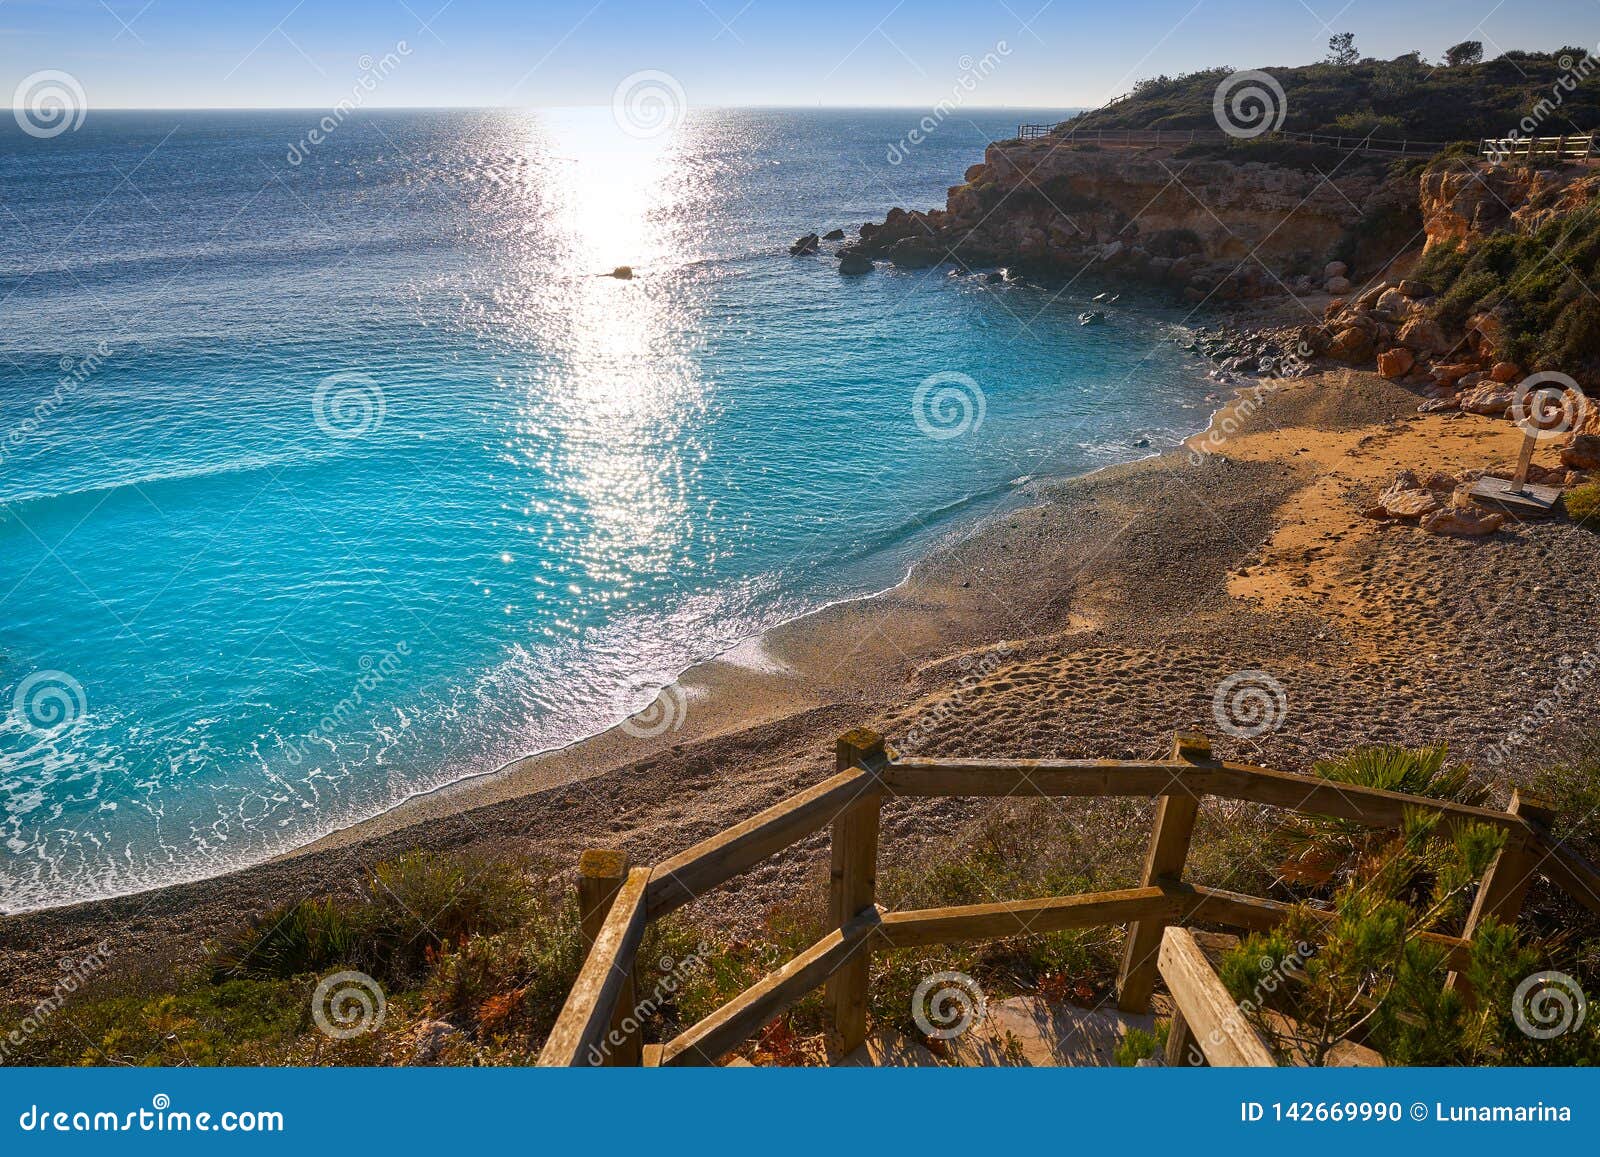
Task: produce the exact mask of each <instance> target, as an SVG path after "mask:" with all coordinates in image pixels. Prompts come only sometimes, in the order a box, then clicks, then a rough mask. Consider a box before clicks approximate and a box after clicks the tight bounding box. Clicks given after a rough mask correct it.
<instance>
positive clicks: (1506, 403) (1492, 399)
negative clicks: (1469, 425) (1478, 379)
mask: <svg viewBox="0 0 1600 1157" xmlns="http://www.w3.org/2000/svg"><path fill="white" fill-rule="evenodd" d="M1511 402H1512V392H1511V391H1510V390H1508V389H1506V388H1505V387H1504V386H1502V385H1501V384H1500V383H1498V382H1483V383H1481V384H1479V385H1477V386H1475V387H1474V388H1473V389H1472V390H1470V391H1469V392H1466V393H1463V394H1462V395H1461V408H1462V409H1463V410H1464V411H1466V412H1467V413H1469V414H1483V415H1485V416H1487V417H1491V418H1498V417H1499V416H1500V415H1502V414H1504V413H1505V412H1506V411H1507V410H1509V409H1510V408H1511Z"/></svg>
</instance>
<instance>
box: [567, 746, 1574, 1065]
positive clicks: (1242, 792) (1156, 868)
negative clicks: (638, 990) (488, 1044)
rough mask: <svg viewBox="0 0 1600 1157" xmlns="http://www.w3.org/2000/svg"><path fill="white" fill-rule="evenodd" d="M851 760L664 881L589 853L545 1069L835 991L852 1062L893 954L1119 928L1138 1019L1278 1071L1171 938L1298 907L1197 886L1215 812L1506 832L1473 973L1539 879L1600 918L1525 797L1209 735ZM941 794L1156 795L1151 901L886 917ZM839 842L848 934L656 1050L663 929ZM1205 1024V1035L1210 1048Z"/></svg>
mask: <svg viewBox="0 0 1600 1157" xmlns="http://www.w3.org/2000/svg"><path fill="white" fill-rule="evenodd" d="M836 761H837V762H836V768H837V770H836V773H835V774H834V775H833V776H831V777H830V778H828V779H826V780H823V781H822V782H821V783H819V784H817V785H815V786H814V787H811V788H808V789H807V790H805V791H803V792H801V793H799V794H798V795H795V796H793V797H791V798H790V799H788V800H785V801H784V802H783V803H780V804H778V805H776V806H774V807H771V808H768V809H767V810H766V811H764V812H761V813H760V814H759V815H756V816H752V817H751V818H750V819H748V820H746V821H744V822H743V823H741V824H738V825H736V826H735V827H732V828H729V829H727V830H726V831H723V832H721V833H719V834H717V835H715V836H712V837H711V838H709V839H707V840H704V841H702V842H701V843H698V844H696V845H695V846H694V847H692V848H690V849H688V850H687V851H685V852H681V853H679V854H678V855H676V856H673V857H672V858H671V859H668V860H665V861H663V862H661V863H659V864H657V865H656V866H655V867H653V868H631V869H630V868H629V866H628V863H627V858H626V856H624V855H623V854H622V853H620V852H598V851H591V852H586V853H585V854H584V856H583V858H582V860H580V862H579V888H578V892H579V903H580V907H581V916H582V922H583V928H584V935H585V937H586V939H587V940H588V941H589V953H588V956H587V958H586V959H585V961H584V964H583V967H582V970H581V971H580V972H579V975H578V978H577V981H576V982H575V983H574V984H573V987H572V991H571V993H570V994H569V995H568V997H567V1001H566V1004H565V1006H564V1007H563V1008H562V1010H561V1014H560V1016H559V1018H558V1019H557V1021H556V1025H555V1027H554V1029H553V1030H552V1031H551V1034H550V1037H549V1039H548V1041H547V1042H546V1044H545V1048H544V1051H543V1052H542V1054H541V1055H540V1057H539V1063H540V1064H541V1065H596V1064H606V1065H618V1064H637V1063H640V1062H641V1061H642V1063H644V1064H646V1065H652V1064H655V1065H714V1064H717V1063H719V1062H720V1060H721V1059H722V1058H723V1057H725V1056H726V1055H727V1054H728V1053H730V1052H731V1051H733V1050H734V1049H735V1048H737V1047H739V1046H740V1045H742V1044H743V1043H745V1042H746V1041H747V1040H748V1039H750V1037H752V1036H753V1035H755V1034H756V1033H757V1032H758V1031H759V1030H760V1029H761V1028H762V1027H763V1026H765V1025H767V1024H769V1023H771V1022H772V1021H773V1020H775V1019H776V1018H777V1017H779V1016H781V1015H782V1014H783V1013H784V1012H785V1011H787V1010H788V1009H789V1008H791V1007H792V1006H793V1005H794V1004H796V1003H797V1002H798V1001H799V1000H801V999H802V998H803V997H805V996H806V995H807V994H809V993H810V992H812V991H814V990H815V989H817V988H819V987H823V986H825V987H826V1004H827V1008H828V1013H829V1018H830V1022H831V1026H832V1027H831V1032H830V1038H831V1039H830V1044H831V1046H832V1047H833V1048H834V1049H835V1050H836V1051H838V1052H839V1053H841V1054H842V1053H848V1052H850V1051H851V1050H853V1049H855V1048H856V1047H857V1046H858V1045H860V1044H862V1043H863V1041H865V1039H866V1035H867V991H868V972H869V968H870V964H871V955H872V953H873V952H875V951H883V950H886V949H895V948H912V947H918V946H924V945H931V944H956V943H967V942H976V941H987V940H997V939H1003V938H1006V937H1011V936H1019V935H1024V934H1029V933H1043V932H1055V931H1060V930H1063V929H1068V928H1086V927H1093V926H1098V925H1116V924H1122V925H1126V926H1127V934H1126V938H1125V944H1124V952H1123V960H1122V967H1121V971H1120V973H1119V977H1118V983H1117V1004H1118V1007H1119V1008H1121V1009H1123V1010H1124V1011H1126V1012H1134V1013H1140V1012H1145V1011H1147V1010H1148V1008H1149V1005H1150V997H1151V993H1152V991H1153V989H1154V987H1155V983H1156V978H1157V975H1158V974H1161V975H1163V976H1164V977H1165V978H1166V979H1167V981H1168V987H1169V990H1171V991H1173V992H1174V996H1175V999H1176V1000H1177V1002H1178V1008H1179V1013H1180V1017H1181V1019H1182V1020H1183V1021H1184V1022H1185V1023H1186V1024H1187V1025H1188V1026H1190V1029H1193V1030H1196V1031H1194V1032H1193V1035H1194V1037H1195V1038H1196V1039H1197V1040H1199V1041H1200V1042H1201V1043H1200V1047H1201V1048H1202V1051H1203V1052H1204V1053H1205V1056H1206V1059H1207V1060H1208V1061H1209V1063H1211V1064H1215V1065H1225V1064H1256V1063H1263V1062H1262V1060H1261V1054H1260V1053H1259V1052H1257V1051H1255V1050H1254V1049H1253V1048H1252V1046H1251V1044H1250V1035H1249V1033H1253V1031H1254V1030H1249V1032H1246V1031H1245V1030H1244V1029H1240V1028H1238V1023H1242V1018H1237V1017H1235V1018H1233V1022H1236V1023H1234V1024H1233V1027H1231V1028H1228V1029H1227V1031H1224V1032H1222V1033H1221V1035H1220V1036H1218V1035H1217V1034H1216V1033H1213V1032H1212V1031H1211V1030H1212V1029H1214V1028H1217V1027H1218V1026H1217V1025H1216V1024H1215V1023H1214V1022H1216V1021H1217V1020H1218V1018H1219V1016H1220V1015H1221V1014H1220V1013H1219V1012H1218V1007H1219V1006H1218V1002H1219V1001H1220V1000H1222V999H1223V997H1221V996H1219V995H1218V988H1219V987H1220V981H1217V982H1216V983H1215V984H1213V983H1212V981H1213V980H1214V979H1215V978H1214V974H1213V975H1212V977H1210V978H1207V977H1206V976H1205V969H1202V968H1201V967H1200V966H1199V964H1197V962H1196V960H1195V952H1194V945H1193V942H1192V940H1186V939H1185V938H1184V937H1183V936H1171V935H1169V932H1170V930H1172V929H1174V928H1182V927H1183V926H1185V925H1189V924H1197V923H1198V924H1212V925H1219V926H1224V927H1231V928H1240V929H1248V930H1260V929H1267V928H1270V927H1272V926H1273V925H1275V924H1276V923H1277V922H1278V921H1279V920H1281V919H1282V918H1283V916H1284V914H1285V913H1286V912H1287V911H1288V910H1289V905H1287V904H1283V903H1281V902H1278V901H1274V900H1269V899H1266V898H1264V897H1259V896H1246V895H1241V894H1238V893H1234V892H1228V891H1224V890H1221V889H1216V888H1207V887H1202V886H1200V885H1198V884H1190V883H1186V882H1185V881H1184V880H1183V872H1184V863H1185V861H1186V859H1187V856H1188V850H1189V840H1190V836H1191V834H1192V833H1193V830H1194V825H1195V820H1196V817H1197V815H1198V812H1199V807H1200V804H1201V801H1202V800H1204V799H1205V798H1207V797H1215V798H1218V799H1225V800H1241V801H1247V802H1250V803H1256V804H1265V805H1269V806H1272V807H1279V808H1286V809H1289V810H1292V811H1296V812H1303V813H1309V814H1315V815H1322V816H1331V817H1334V818H1336V819H1343V820H1349V821H1353V822H1355V823H1358V824H1362V825H1364V826H1367V827H1373V828H1395V827H1399V826H1400V824H1401V822H1402V820H1403V819H1404V816H1405V813H1406V812H1407V810H1409V809H1413V808H1415V809H1421V810H1423V811H1426V812H1431V813H1433V814H1435V815H1437V816H1439V817H1440V821H1441V824H1440V826H1441V828H1442V829H1443V830H1445V831H1448V830H1450V829H1451V828H1453V827H1454V826H1456V825H1458V824H1463V823H1482V824H1488V825H1490V826H1492V827H1495V828H1497V829H1499V830H1501V831H1503V832H1505V833H1506V842H1505V844H1504V846H1503V847H1502V849H1501V851H1500V853H1499V855H1498V856H1497V857H1496V859H1495V860H1494V862H1493V863H1492V864H1491V865H1490V867H1489V868H1488V870H1487V871H1486V872H1485V874H1484V877H1483V880H1482V882H1481V883H1480V884H1479V887H1478V892H1477V896H1476V899H1475V902H1474V904H1473V906H1472V910H1471V913H1470V914H1469V915H1468V917H1467V920H1466V924H1465V927H1464V929H1463V932H1464V934H1463V935H1462V936H1459V937H1456V936H1445V935H1440V934H1429V936H1428V939H1430V940H1432V941H1434V942H1435V943H1437V944H1439V945H1440V946H1441V947H1443V948H1444V949H1445V950H1446V952H1447V953H1448V955H1449V959H1450V963H1451V966H1452V967H1454V968H1459V967H1461V966H1462V964H1463V962H1464V961H1465V958H1466V953H1467V951H1468V949H1469V947H1470V943H1471V938H1472V936H1473V934H1474V932H1475V931H1476V929H1477V928H1478V926H1479V925H1480V923H1481V922H1482V921H1483V920H1485V919H1487V918H1489V917H1491V916H1492V917H1494V918H1496V919H1497V920H1499V921H1502V922H1504V923H1507V924H1512V923H1515V922H1516V918H1517V914H1518V912H1519V910H1520V909H1521V906H1522V900H1523V896H1524V895H1525V894H1526V892H1527V889H1528V886H1529V883H1530V881H1531V880H1532V878H1533V876H1534V875H1535V874H1536V873H1541V874H1543V875H1545V876H1547V877H1549V878H1550V879H1551V880H1552V881H1553V882H1554V883H1555V884H1557V885H1558V886H1560V887H1561V888H1563V889H1565V890H1566V891H1567V892H1569V893H1570V894H1571V895H1572V896H1573V897H1575V898H1576V899H1577V900H1578V901H1580V902H1581V903H1583V904H1584V905H1585V906H1586V907H1588V908H1589V909H1590V910H1591V911H1594V912H1596V913H1600V873H1596V871H1595V870H1594V869H1593V868H1592V867H1590V866H1589V865H1588V864H1587V863H1586V862H1584V861H1583V859H1582V858H1580V857H1579V856H1578V855H1577V854H1575V853H1574V852H1572V851H1571V850H1570V849H1568V848H1566V847H1564V846H1563V845H1562V844H1560V843H1558V842H1556V841H1555V840H1553V839H1552V838H1551V836H1550V823H1551V820H1552V818H1553V816H1552V813H1551V811H1550V810H1549V808H1547V807H1545V806H1544V805H1542V804H1540V803H1538V802H1537V801H1535V800H1533V799H1531V798H1529V797H1527V796H1525V795H1523V794H1521V793H1518V794H1516V795H1514V796H1513V797H1512V801H1511V806H1510V808H1509V809H1508V810H1506V811H1497V810H1495V809H1492V808H1483V807H1472V806H1469V805H1466V804H1459V803H1451V802H1447V801H1441V800H1436V799H1428V798H1425V797H1422V796H1412V795H1404V794H1401V793H1399V792H1392V791H1383V790H1380V789H1378V788H1371V787H1360V786H1355V785H1351V784H1345V783H1335V782H1333V781H1330V780H1326V779H1321V778H1318V777H1315V776H1306V775H1297V774H1292V773H1289V772H1282V771H1273V770H1271V769H1269V768H1264V767H1256V766H1254V765H1250V764H1243V763H1233V762H1227V761H1219V760H1215V759H1213V758H1212V754H1211V746H1210V743H1209V742H1208V741H1207V740H1206V739H1205V738H1203V737H1199V736H1184V735H1179V736H1177V737H1176V739H1175V741H1174V744H1173V751H1172V756H1171V758H1170V759H1165V760H1083V759H1067V760H1053V759H1027V760H1018V759H928V758H920V757H912V758H895V757H894V756H893V755H892V754H891V753H890V752H889V751H888V749H887V748H886V747H885V745H884V741H883V738H882V737H881V736H879V735H877V734H875V733H873V732H870V731H864V730H857V731H851V732H848V733H846V734H845V735H844V736H842V737H841V738H840V739H839V741H838V744H837V748H836ZM927 796H1056V797H1061V796H1132V797H1138V796H1146V797H1154V798H1156V800H1157V807H1156V814H1155V823H1154V827H1153V830H1152V832H1151V837H1150V844H1149V848H1148V851H1147V853H1146V857H1145V863H1144V869H1143V873H1142V876H1141V879H1140V883H1139V886H1138V887H1134V888H1122V889H1117V890H1114V891H1107V892H1094V893H1089V894H1086V895H1080V896H1052V897H1048V898H1045V899H1040V900H1020V901H1005V902H1001V903H995V904H965V905H958V906H955V907H949V908H931V909H919V910H916V911H910V912H889V911H885V910H883V909H881V908H880V907H879V906H878V904H877V900H876V876H877V860H878V822H879V811H880V808H881V805H882V802H883V800H884V799H885V798H886V797H927ZM828 826H831V828H832V843H831V871H830V876H829V905H828V907H829V922H830V925H831V930H830V931H829V932H828V934H827V935H825V936H824V937H823V938H822V939H820V940H818V941H817V942H816V943H815V944H813V945H812V946H811V947H810V948H807V949H806V950H805V951H804V952H801V953H800V954H799V955H798V956H796V957H795V958H794V959H793V960H790V961H789V962H788V963H787V964H785V965H783V966H782V967H781V968H779V969H778V970H777V971H775V972H772V973H770V974H769V975H767V976H766V977H764V978H763V979H762V980H760V981H759V982H757V983H756V984H755V985H753V986H752V987H750V988H749V989H747V990H746V991H744V992H743V993H740V994H739V995H738V996H736V997H734V998H733V999H732V1000H730V1001H728V1003H726V1004H724V1005H723V1006H722V1007H721V1008H719V1009H717V1010H716V1011H715V1012H713V1013H712V1014H711V1015H710V1016H708V1017H706V1018H705V1019H704V1020H702V1021H700V1022H699V1023H698V1024H696V1025H694V1026H692V1027H691V1028H689V1029H687V1030H686V1031H684V1032H683V1033H682V1034H681V1035H679V1036H677V1037H675V1038H674V1039H672V1040H670V1041H667V1042H665V1043H663V1044H660V1045H648V1046H647V1045H644V1044H643V1042H642V1036H641V1026H640V1021H641V1020H642V1019H643V1018H642V1017H641V1016H640V1015H639V1014H638V1010H637V1009H636V1008H635V1007H634V1005H633V1000H634V995H633V980H634V968H635V957H636V955H637V952H638V948H639V944H640V941H641V940H642V938H643V936H644V932H645V927H646V925H647V924H648V923H649V922H650V921H652V920H657V919H659V918H661V917H662V916H665V915H666V914H667V913H669V912H672V911H675V910H676V909H678V908H680V907H682V906H683V905H685V904H687V903H689V902H690V901H691V900H693V899H694V898H695V897H696V896H699V895H701V894H702V893H704V892H706V891H707V890H709V889H711V888H714V887H717V886H718V885H721V884H724V883H727V882H728V881H730V880H732V879H734V878H735V877H737V876H739V875H741V874H742V873H744V872H746V871H748V870H749V869H750V868H752V867H754V866H755V865H757V864H758V863H760V862H761V861H762V860H764V859H766V858H767V857H768V856H771V855H773V854H774V853H776V852H779V851H781V850H783V849H784V848H787V847H789V846H790V845H792V844H794V843H795V842H797V841H798V840H801V839H803V838H805V837H806V836H808V835H810V834H812V833H813V832H816V831H818V830H820V829H821V828H823V827H828ZM1329 918H1330V919H1331V918H1332V914H1331V913H1330V915H1329ZM1206 968H1207V969H1208V968H1209V966H1206ZM1451 982H1452V983H1454V978H1453V977H1452V980H1451ZM1202 1027H1203V1028H1204V1030H1205V1031H1204V1033H1202V1032H1200V1031H1198V1030H1199V1029H1201V1028H1202ZM1185 1031H1186V1032H1187V1031H1188V1030H1185ZM1207 1041H1209V1042H1211V1043H1210V1044H1209V1045H1207V1044H1206V1043H1205V1042H1207ZM1262 1047H1263V1048H1264V1046H1262ZM1266 1063H1270V1060H1268V1061H1267V1062H1266Z"/></svg>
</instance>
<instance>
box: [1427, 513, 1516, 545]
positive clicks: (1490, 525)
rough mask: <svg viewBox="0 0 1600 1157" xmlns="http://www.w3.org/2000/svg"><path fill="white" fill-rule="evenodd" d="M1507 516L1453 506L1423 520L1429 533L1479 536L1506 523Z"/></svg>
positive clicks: (1490, 532)
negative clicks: (1478, 512) (1481, 512)
mask: <svg viewBox="0 0 1600 1157" xmlns="http://www.w3.org/2000/svg"><path fill="white" fill-rule="evenodd" d="M1505 520H1506V516H1505V515H1503V514H1477V513H1474V512H1473V511H1470V510H1463V509H1461V508H1459V507H1453V508H1450V509H1447V510H1440V511H1437V512H1436V513H1433V514H1430V515H1428V516H1427V517H1426V518H1424V519H1423V520H1422V529H1423V530H1425V531H1427V532H1428V533H1429V534H1452V535H1460V536H1463V537H1467V538H1477V537H1479V536H1481V535H1485V534H1493V533H1494V532H1495V531H1497V530H1499V529H1500V527H1501V526H1502V525H1504V523H1505Z"/></svg>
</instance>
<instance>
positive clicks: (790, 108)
mask: <svg viewBox="0 0 1600 1157" xmlns="http://www.w3.org/2000/svg"><path fill="white" fill-rule="evenodd" d="M23 107H25V106H18V105H12V106H11V111H12V112H13V113H15V112H18V111H20V110H21V109H22V108H23ZM335 107H337V106H336V105H327V104H305V105H300V104H261V105H254V104H238V105H231V104H230V105H199V104H196V105H132V104H129V105H122V104H107V105H85V106H84V108H83V111H84V113H85V114H88V113H92V112H327V111H328V110H329V109H330V108H335ZM609 107H610V105H608V104H530V105H518V104H410V105H405V104H393V105H365V106H362V107H360V108H356V109H352V110H351V112H352V113H360V112H491V111H494V112H498V111H502V110H506V111H512V112H541V111H545V110H565V109H604V108H609ZM930 107H932V106H930V105H928V104H926V103H919V104H820V103H819V104H701V105H690V106H688V109H689V111H691V112H696V111H709V112H728V111H781V112H807V111H812V110H816V109H833V110H841V111H859V112H917V111H927V110H928V109H929V108H930ZM1100 107H1102V106H1101V105H1092V104H991V105H971V106H968V107H966V108H964V109H963V110H962V111H965V112H1012V111H1017V112H1026V111H1040V110H1056V111H1065V110H1072V109H1092V108H1100Z"/></svg>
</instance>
